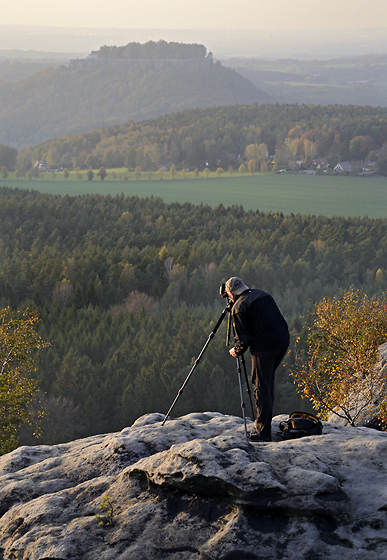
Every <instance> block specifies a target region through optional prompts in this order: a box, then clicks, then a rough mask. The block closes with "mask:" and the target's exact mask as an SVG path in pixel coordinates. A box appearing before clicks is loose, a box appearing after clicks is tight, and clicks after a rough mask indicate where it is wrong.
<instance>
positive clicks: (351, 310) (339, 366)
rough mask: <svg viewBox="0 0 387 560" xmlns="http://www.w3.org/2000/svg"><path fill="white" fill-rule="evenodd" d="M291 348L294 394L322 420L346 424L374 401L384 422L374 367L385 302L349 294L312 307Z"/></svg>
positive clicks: (386, 384)
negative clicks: (305, 327)
mask: <svg viewBox="0 0 387 560" xmlns="http://www.w3.org/2000/svg"><path fill="white" fill-rule="evenodd" d="M306 340H307V345H305V340H303V337H299V338H298V339H297V341H296V345H295V366H294V368H293V370H292V372H291V373H292V376H293V378H294V381H295V383H296V384H297V385H298V387H299V389H300V392H301V393H302V395H303V396H304V397H306V398H308V399H309V400H310V401H311V402H312V403H313V406H314V408H315V409H316V410H317V411H319V412H320V414H321V415H322V417H323V418H327V416H328V413H329V412H330V411H333V410H334V411H335V412H336V414H338V415H339V416H341V417H342V418H345V419H346V420H347V421H348V423H349V424H350V425H352V426H354V425H356V422H357V421H358V420H359V419H360V418H363V417H364V416H365V415H366V414H367V413H369V412H370V411H371V409H372V408H373V406H374V404H375V402H377V403H378V405H379V409H380V412H379V414H380V418H381V420H382V421H384V422H386V420H387V415H386V402H387V372H386V371H383V369H386V368H383V369H380V368H376V367H375V366H376V363H377V349H378V347H379V346H380V345H381V344H383V343H385V342H387V298H386V296H385V295H384V294H383V295H382V296H380V297H368V296H367V295H365V294H364V293H362V292H360V291H355V290H352V289H350V290H348V291H345V292H343V293H342V294H341V295H340V296H337V297H332V298H324V299H323V300H321V301H320V302H318V303H317V304H316V305H315V308H314V311H313V313H312V316H311V322H310V325H309V327H308V331H307V335H306Z"/></svg>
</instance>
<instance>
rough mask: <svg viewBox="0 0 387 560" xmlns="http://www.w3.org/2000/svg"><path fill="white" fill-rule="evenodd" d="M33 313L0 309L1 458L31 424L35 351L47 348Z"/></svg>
mask: <svg viewBox="0 0 387 560" xmlns="http://www.w3.org/2000/svg"><path fill="white" fill-rule="evenodd" d="M38 321H39V318H38V315H37V313H36V312H34V311H24V312H20V311H19V312H16V313H13V312H12V311H11V310H10V308H6V309H1V310H0V455H2V454H3V453H7V452H9V451H11V450H12V449H14V448H15V447H17V438H16V435H17V431H18V428H19V427H20V426H21V424H24V423H25V422H29V421H31V419H32V418H31V417H32V415H33V410H32V408H31V405H32V403H33V402H34V400H35V397H36V395H37V393H38V383H37V381H36V380H35V379H33V378H32V377H31V375H30V374H31V372H33V371H35V370H36V364H35V356H36V350H38V349H40V348H43V347H45V346H47V343H45V342H43V340H42V339H41V338H40V336H39V335H38V333H37V332H36V324H37V323H38Z"/></svg>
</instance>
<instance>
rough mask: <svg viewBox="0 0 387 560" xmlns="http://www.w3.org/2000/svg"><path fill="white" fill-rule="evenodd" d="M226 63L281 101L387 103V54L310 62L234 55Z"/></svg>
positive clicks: (378, 104) (379, 104) (350, 103)
mask: <svg viewBox="0 0 387 560" xmlns="http://www.w3.org/2000/svg"><path fill="white" fill-rule="evenodd" d="M222 63H223V64H224V65H225V66H229V67H231V68H234V70H236V71H237V72H239V73H240V74H242V76H244V77H245V78H248V79H249V80H251V81H252V82H253V83H254V84H255V85H257V86H259V87H260V88H261V89H262V90H264V91H265V92H266V93H267V94H268V95H272V94H274V95H275V97H276V99H277V101H278V102H280V103H298V104H302V103H308V104H309V103H310V104H313V105H336V104H343V105H370V106H372V107H386V106H387V55H369V56H350V57H346V58H335V59H331V60H309V61H306V60H294V59H281V60H276V61H273V60H262V59H258V58H230V59H228V60H223V61H222Z"/></svg>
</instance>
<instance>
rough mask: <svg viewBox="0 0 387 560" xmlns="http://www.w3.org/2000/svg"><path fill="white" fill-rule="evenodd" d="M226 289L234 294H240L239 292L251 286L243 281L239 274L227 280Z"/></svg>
mask: <svg viewBox="0 0 387 560" xmlns="http://www.w3.org/2000/svg"><path fill="white" fill-rule="evenodd" d="M225 289H226V292H228V293H229V294H233V295H234V296H239V294H241V293H242V292H244V291H245V290H248V289H249V288H248V287H247V286H246V284H245V283H244V282H243V280H242V279H241V278H238V277H237V276H232V277H231V278H229V279H228V280H227V282H226V284H225Z"/></svg>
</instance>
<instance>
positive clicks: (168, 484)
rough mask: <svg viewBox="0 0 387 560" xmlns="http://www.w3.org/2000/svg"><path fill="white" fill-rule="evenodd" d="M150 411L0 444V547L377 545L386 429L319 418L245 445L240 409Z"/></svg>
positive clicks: (143, 552) (132, 558)
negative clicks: (111, 423) (308, 429)
mask: <svg viewBox="0 0 387 560" xmlns="http://www.w3.org/2000/svg"><path fill="white" fill-rule="evenodd" d="M284 418H285V417H284V416H282V417H276V418H275V421H274V432H275V431H276V430H278V423H279V421H280V420H282V419H284ZM162 419H163V416H162V415H160V414H149V415H146V416H143V417H141V418H140V419H138V420H137V421H136V422H135V423H134V425H133V426H132V427H130V428H126V429H124V430H122V431H121V432H120V433H115V434H109V435H101V436H93V437H89V438H86V439H83V440H78V441H74V442H71V443H68V444H60V445H55V446H51V447H50V446H37V447H21V448H19V449H17V450H15V451H13V452H12V453H9V454H8V455H5V456H3V457H1V458H0V495H1V499H0V510H1V512H0V515H1V517H0V530H1V532H0V558H1V559H4V560H10V559H13V560H14V559H24V560H27V559H28V560H43V559H48V558H55V559H57V560H59V559H62V560H68V559H72V560H74V559H83V560H95V559H96V558H99V559H106V560H108V559H114V560H119V559H122V560H123V559H125V560H138V559H140V558H141V559H146V560H156V559H157V560H161V559H169V560H183V559H190V560H191V559H192V560H194V559H198V560H199V559H200V560H204V559H206V560H210V559H222V560H254V559H255V560H261V559H273V560H275V559H286V560H329V559H332V560H333V559H334V560H346V559H351V560H364V559H365V558H366V559H367V560H381V559H382V558H385V557H386V553H387V484H386V483H387V462H386V458H387V434H386V433H382V432H378V431H376V430H371V429H367V428H350V427H343V426H338V425H334V424H330V423H324V431H323V434H322V435H320V436H314V437H306V438H302V439H299V440H288V441H281V440H280V437H276V438H275V439H276V441H273V442H272V443H256V444H248V443H247V442H246V440H245V437H244V426H243V422H242V420H241V419H239V418H235V417H231V416H224V415H222V414H219V413H200V414H199V413H197V414H189V415H187V416H185V417H182V418H179V419H176V420H169V421H168V422H167V423H166V424H165V426H161V420H162ZM104 497H105V499H106V500H107V502H104V503H105V504H106V503H107V504H109V503H110V504H112V506H113V512H112V517H111V518H110V519H109V517H107V519H106V520H105V522H106V524H105V525H101V526H100V525H99V524H98V520H97V519H96V515H97V514H100V516H101V517H103V511H102V510H100V509H99V506H100V505H101V503H102V501H103V498H104ZM109 521H111V522H112V523H111V524H109V523H108V522H109Z"/></svg>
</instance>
